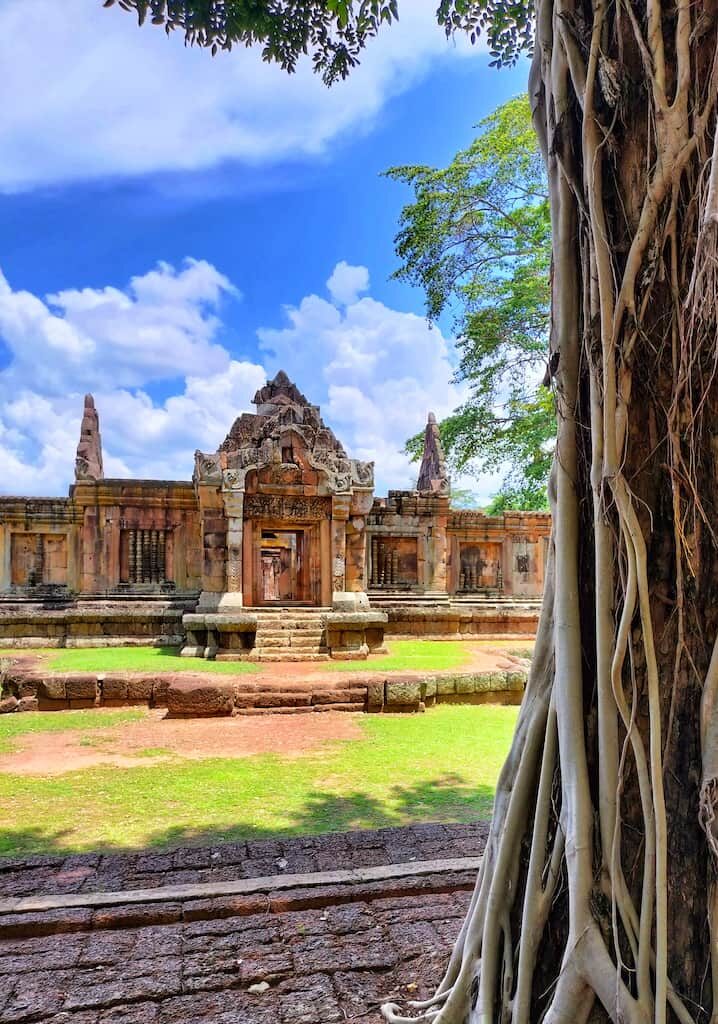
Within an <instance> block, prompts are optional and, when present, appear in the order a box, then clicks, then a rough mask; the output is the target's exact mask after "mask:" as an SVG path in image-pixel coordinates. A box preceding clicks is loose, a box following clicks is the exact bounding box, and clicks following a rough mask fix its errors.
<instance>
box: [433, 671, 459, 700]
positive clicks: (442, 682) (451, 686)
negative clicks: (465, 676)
mask: <svg viewBox="0 0 718 1024" xmlns="http://www.w3.org/2000/svg"><path fill="white" fill-rule="evenodd" d="M444 693H456V680H455V679H453V678H452V677H449V678H443V677H442V676H437V679H436V694H437V696H438V697H440V696H441V695H442V694H444Z"/></svg>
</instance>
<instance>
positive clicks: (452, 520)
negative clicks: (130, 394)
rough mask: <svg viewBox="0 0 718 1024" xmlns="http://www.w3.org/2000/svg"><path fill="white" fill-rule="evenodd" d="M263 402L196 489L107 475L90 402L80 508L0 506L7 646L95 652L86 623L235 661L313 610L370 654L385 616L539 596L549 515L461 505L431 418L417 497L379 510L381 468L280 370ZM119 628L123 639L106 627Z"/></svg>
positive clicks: (80, 467) (78, 475) (16, 502)
mask: <svg viewBox="0 0 718 1024" xmlns="http://www.w3.org/2000/svg"><path fill="white" fill-rule="evenodd" d="M254 404H255V406H256V412H254V413H242V414H241V415H240V416H239V417H238V418H237V419H236V420H235V422H234V424H233V425H232V427H231V429H230V431H229V433H228V434H227V437H226V438H225V440H224V441H223V442H222V444H221V445H220V446H219V448H218V450H217V451H216V452H210V453H205V452H199V451H198V452H196V453H195V466H194V473H193V476H192V480H187V481H174V480H126V479H107V478H105V477H104V475H103V464H102V445H101V439H100V430H99V421H98V414H97V411H96V409H95V406H94V402H93V399H92V396H90V395H88V396H86V398H85V408H84V414H83V418H82V426H81V430H80V442H79V445H78V448H77V458H76V465H75V483H74V484H73V485H72V486H71V487H70V493H69V497H67V498H64V499H63V498H22V497H3V498H0V553H1V556H0V642H2V640H3V639H9V640H12V639H13V637H15V638H17V637H19V636H21V635H22V634H23V630H24V631H25V635H26V637H32V636H35V635H36V636H38V637H40V636H44V637H47V636H50V637H51V638H52V636H53V634H52V633H48V632H47V629H45V632H44V633H43V632H42V631H41V628H40V626H41V623H42V622H43V621H45V625H47V622H48V621H52V623H54V625H55V627H56V628H57V632H56V633H55V634H54V635H55V637H56V638H57V641H58V642H67V643H71V642H73V639H72V638H73V636H75V637H76V638H77V641H78V642H79V641H80V640H81V639H82V638H83V636H84V638H85V640H86V641H87V642H90V640H91V638H92V636H93V635H94V636H97V630H95V631H94V632H93V631H92V630H89V631H88V630H87V629H85V630H84V632H83V627H82V626H80V627H79V628H78V629H76V630H75V631H74V632H73V630H72V629H71V628H70V627H71V626H72V620H73V617H74V619H75V621H76V622H81V620H83V616H85V617H86V618H88V622H90V621H95V625H97V623H98V622H99V627H100V632H101V634H102V635H103V636H108V635H109V636H112V635H115V636H116V635H120V636H123V637H125V638H127V637H133V636H135V635H137V636H138V637H140V638H141V637H145V638H148V637H150V636H152V637H154V638H155V640H156V639H157V637H158V636H159V638H160V639H161V638H162V637H165V639H167V637H168V634H169V638H174V639H177V638H180V639H181V640H182V642H183V643H184V644H185V649H186V653H196V654H202V653H204V654H205V655H209V656H212V654H214V653H217V650H219V651H220V653H221V652H222V651H225V652H226V651H230V652H231V651H232V650H236V652H237V654H238V656H239V655H241V654H242V653H243V652H247V651H251V650H252V649H253V648H254V647H255V646H256V629H257V622H258V621H260V620H261V615H262V613H264V614H265V617H266V615H267V614H269V612H270V611H271V610H274V613H275V615H276V610H277V609H285V610H286V614H287V615H290V616H291V615H292V614H294V615H295V616H300V615H301V614H302V610H305V611H306V610H309V609H312V608H316V609H322V610H324V612H325V613H326V615H325V620H323V625H324V626H326V625H327V622H329V625H330V626H331V624H332V621H333V618H336V619H337V621H336V622H334V627H335V630H334V631H335V633H336V635H337V637H338V636H339V634H340V632H342V631H341V630H340V629H339V625H340V624H341V625H344V626H346V627H347V629H346V630H344V632H345V633H346V634H347V635H346V636H345V637H344V640H345V641H346V643H347V644H349V645H350V646H351V640H352V638H351V637H349V635H348V634H349V633H351V632H352V629H350V628H349V627H351V626H352V622H353V623H354V625H355V626H356V627H357V629H356V630H354V632H355V633H356V632H357V630H358V632H359V634H361V635H360V636H359V637H358V640H359V641H360V642H359V644H358V646H359V647H360V648H361V650H362V653H365V651H366V649H371V647H372V643H370V642H369V641H371V640H372V639H374V640H375V641H376V642H377V643H381V637H380V636H378V635H376V634H375V633H374V632H373V631H374V630H375V628H376V629H379V633H382V632H383V630H382V629H381V628H380V625H381V624H382V623H385V622H386V619H387V615H386V614H385V612H386V610H387V609H388V610H389V618H390V619H391V609H392V608H404V616H403V617H404V621H405V623H410V621H411V619H412V615H411V614H410V613H407V609H408V608H410V607H413V608H414V609H415V615H414V618H415V619H417V621H418V620H419V619H421V618H422V615H421V613H420V611H419V609H420V608H422V607H423V608H424V609H426V608H428V607H429V606H431V607H432V608H440V609H443V611H444V613H445V614H447V615H448V614H449V612H448V611H447V608H448V609H449V611H451V609H452V608H455V607H456V606H458V605H464V606H466V605H475V604H476V605H479V604H481V603H482V602H483V603H488V604H490V605H497V604H500V603H502V602H503V603H506V602H507V601H509V600H510V599H511V600H512V601H514V602H516V601H519V600H527V599H529V600H530V599H534V600H535V599H536V598H537V597H538V596H539V595H540V593H541V590H542V586H543V577H544V564H545V559H546V549H547V539H548V535H549V532H550V517H549V516H548V515H546V514H541V513H535V512H531V513H522V512H515V513H514V512H512V513H506V514H505V515H503V516H500V517H489V516H485V515H483V514H482V513H481V512H477V511H462V510H456V509H452V507H451V493H450V485H449V479H448V476H447V472H446V466H445V462H444V457H443V453H442V450H441V443H440V440H439V431H438V427H437V424H436V421H435V419H434V417H433V415H431V414H430V415H429V420H428V423H427V427H426V434H425V446H424V455H423V459H422V463H421V467H420V471H419V477H418V481H417V486H416V489H415V490H410V491H399V490H397V491H389V493H388V495H387V497H376V496H375V494H374V464H373V463H372V462H362V461H360V460H358V459H352V458H350V457H349V455H348V454H347V453H346V451H345V449H344V447H343V446H342V444H341V442H340V441H339V440H338V439H337V437H336V436H335V435H334V433H333V431H332V430H331V429H330V428H329V427H327V425H326V424H325V423H324V422H323V420H322V418H321V416H320V411H319V408H318V407H317V406H316V405H312V404H311V403H310V402H309V401H308V400H307V399H306V398H305V396H304V395H303V394H302V393H301V392H300V391H299V390H298V388H297V387H296V386H295V385H294V384H293V383H292V382H291V381H290V380H289V379H288V377H287V376H286V374H285V373H283V372H280V373H278V374H277V375H276V377H275V378H274V379H273V380H271V381H268V382H267V384H266V385H265V387H263V388H261V389H260V390H259V391H258V392H257V394H256V395H255V397H254ZM98 603H99V604H98ZM100 604H101V607H102V609H103V611H102V613H100V612H99V611H98V608H99V606H100ZM128 609H130V610H131V611H130V610H128ZM380 609H384V611H383V612H381V614H379V612H378V611H377V610H380ZM172 612H174V613H176V614H175V617H174V619H173V617H172V614H171V613H172ZM43 613H45V619H43ZM93 613H94V614H95V616H96V620H93V619H92V615H93ZM113 613H114V614H113ZM33 614H34V620H33V621H35V622H36V623H37V624H38V631H33V630H32V629H31V628H30V627H29V626H28V623H29V622H30V621H31V619H32V616H33ZM47 615H50V617H51V620H48V619H47ZM123 615H124V616H125V620H123V619H122V616H123ZM128 615H131V617H134V620H135V623H136V625H135V627H133V628H130V625H129V624H128V622H127V621H126V617H127V616H128ZM78 616H79V618H78ZM143 616H144V620H143ZM258 616H259V617H260V618H259V619H258ZM327 616H328V618H327ZM341 616H344V621H343V622H341ZM347 616H349V617H350V618H349V619H348V618H347ZM352 616H353V619H351V617H352ZM397 616H398V618H401V613H399V612H397ZM98 617H99V618H98ZM305 617H306V615H305ZM424 618H426V616H424ZM439 618H441V614H439ZM21 620H22V621H23V622H25V625H24V626H20V625H19V623H20V621H21ZM120 620H122V622H123V623H124V624H123V625H122V626H121V627H118V628H119V634H118V633H117V630H116V629H113V627H108V626H107V622H112V621H117V622H119V621H120ZM140 620H143V621H145V622H152V623H154V625H153V626H149V627H148V629H146V630H144V631H143V630H142V629H141V628H139V626H138V625H137V624H138V623H140ZM11 622H14V623H15V627H16V628H15V629H14V631H13V629H12V628H11V626H10V625H8V623H11ZM172 622H174V623H175V624H174V625H172V624H171V623H172ZM180 623H181V624H180ZM138 629H139V632H138ZM63 630H64V632H63ZM213 630H214V633H213ZM217 631H219V632H217ZM406 631H407V632H414V631H415V630H414V629H412V628H410V626H407V629H406ZM469 631H470V632H471V631H479V632H480V630H471V629H470V630H469ZM519 631H521V630H519ZM449 632H451V630H449ZM219 634H221V636H220V635H219ZM353 639H354V640H357V637H356V636H355V637H354V638H353ZM98 641H99V636H98ZM324 641H325V643H324V646H327V644H326V636H324ZM135 642H138V640H135ZM345 646H346V645H345ZM334 647H335V648H336V650H337V651H339V649H340V648H341V647H342V641H341V640H338V641H337V643H335V644H334ZM211 648H214V650H211Z"/></svg>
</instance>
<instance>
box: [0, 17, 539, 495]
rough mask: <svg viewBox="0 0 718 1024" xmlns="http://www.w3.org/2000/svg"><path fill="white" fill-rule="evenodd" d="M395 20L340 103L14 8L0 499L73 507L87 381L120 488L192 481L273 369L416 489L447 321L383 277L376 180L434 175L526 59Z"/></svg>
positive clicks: (390, 231) (387, 264) (0, 231)
mask: <svg viewBox="0 0 718 1024" xmlns="http://www.w3.org/2000/svg"><path fill="white" fill-rule="evenodd" d="M59 6H62V8H63V10H62V13H58V7H59ZM404 6H405V7H406V9H407V12H408V14H405V16H404V18H403V21H402V22H401V23H400V24H399V25H398V26H396V27H395V28H394V29H392V30H389V31H388V32H386V33H385V37H384V38H382V39H381V40H379V41H377V42H375V43H374V44H373V46H372V48H371V50H370V51H369V52H368V53H367V55H366V59H365V62H364V65H363V66H362V68H361V69H360V70H359V72H358V73H356V75H355V76H353V79H352V80H351V81H350V82H348V83H346V84H343V85H340V86H339V87H337V88H335V89H333V90H331V91H329V92H327V90H325V89H324V87H323V86H322V85H321V83H320V82H319V81H318V80H317V79H316V78H314V77H313V76H312V75H311V74H310V73H309V70H308V69H302V71H301V72H300V74H299V75H297V76H294V77H287V76H284V75H283V74H282V73H281V72H280V71H279V70H278V69H275V68H267V67H266V66H265V65H263V64H261V62H259V60H258V59H257V57H256V55H255V54H253V53H250V52H247V51H236V52H234V53H232V54H230V55H222V56H221V57H220V58H215V60H214V61H212V60H211V58H210V57H209V55H208V54H206V53H202V52H199V51H187V50H185V49H184V48H183V47H182V46H181V42H180V40H167V39H166V38H165V36H164V34H163V33H161V32H159V31H157V30H156V29H152V28H145V29H143V30H141V31H140V30H139V29H137V28H136V27H135V25H134V23H133V21H132V19H131V18H130V17H129V16H127V15H122V14H121V13H120V12H119V11H115V10H110V11H103V10H101V9H100V4H99V0H98V3H97V6H96V8H93V7H92V3H89V5H88V0H66V3H65V4H64V5H57V4H56V3H55V2H54V0H33V2H32V5H31V6H30V10H31V11H32V15H31V17H33V18H35V19H36V21H35V23H34V25H31V26H30V27H29V28H28V25H27V23H26V21H25V22H23V26H24V27H23V33H22V34H21V36H20V37H18V34H17V32H16V31H15V27H16V25H17V24H19V22H20V18H21V9H22V16H23V17H24V18H25V19H26V18H27V15H28V5H27V3H26V2H25V0H5V3H4V5H3V7H2V9H1V10H0V59H1V60H2V65H3V67H6V68H9V71H10V73H9V76H8V81H9V85H10V87H11V89H12V95H13V96H17V97H20V100H19V102H18V103H17V104H14V103H13V105H12V106H8V105H6V107H5V109H4V111H3V110H0V139H1V140H2V145H1V146H0V152H2V153H3V154H4V155H3V157H2V158H0V270H1V271H2V274H3V275H4V278H3V279H2V280H0V367H2V370H1V372H0V386H2V405H0V471H2V472H1V473H0V487H1V488H2V490H3V491H4V492H5V493H47V494H55V493H64V492H65V491H66V488H67V484H68V483H69V482H70V479H71V475H72V465H73V458H74V446H75V444H76V437H77V433H78V430H79V418H80V415H81V395H82V394H83V393H84V392H85V391H87V390H91V391H93V392H94V393H95V395H96V400H97V404H98V409H99V413H100V421H101V428H102V432H103V441H104V446H105V463H106V472H107V473H108V475H109V474H112V475H118V476H126V475H140V476H158V477H170V478H176V477H187V476H188V475H189V474H190V473H191V466H192V451H193V450H194V448H195V447H199V448H202V449H204V450H213V449H214V448H216V446H217V444H218V443H219V442H220V441H221V440H222V438H223V437H224V434H225V433H226V431H227V430H228V429H229V427H230V425H231V422H232V419H233V418H234V416H235V415H236V414H238V413H239V412H240V411H242V409H244V408H247V407H248V404H249V401H250V400H251V396H252V393H253V391H254V389H255V388H256V386H258V384H259V383H261V382H262V380H263V378H264V377H265V376H266V375H267V374H273V373H274V372H275V371H276V369H278V368H279V367H280V366H283V367H284V368H285V369H286V370H287V372H288V373H290V375H291V376H294V377H295V378H296V380H297V383H298V384H299V386H300V387H301V388H302V390H304V391H305V393H307V395H308V396H309V397H310V398H311V399H312V400H314V401H317V402H319V403H321V405H322V408H323V413H324V415H325V419H327V420H328V421H329V422H330V423H331V425H332V426H333V427H334V429H335V430H336V431H337V433H338V434H339V436H340V437H341V438H342V440H344V442H345V444H346V446H347V448H348V449H349V451H350V453H351V454H352V455H356V456H358V457H361V458H375V459H376V461H377V483H378V490H379V491H382V490H385V489H386V488H387V487H390V486H394V487H402V486H408V485H411V482H412V478H413V476H414V475H415V469H414V468H413V467H410V466H409V465H408V464H407V461H406V458H405V457H404V456H403V455H402V454H401V446H402V443H403V440H404V439H405V437H406V436H408V434H410V433H412V432H413V431H414V430H415V429H418V428H420V427H421V425H422V423H423V421H424V420H425V416H426V413H427V411H428V409H429V408H433V409H434V410H435V411H436V412H437V414H438V415H443V414H445V413H446V412H448V411H449V410H450V409H451V408H452V407H453V406H454V405H455V404H456V403H457V402H458V401H460V400H461V397H462V391H461V388H460V387H457V386H456V385H452V384H451V383H450V376H451V367H452V365H453V363H454V361H455V358H454V351H453V343H452V339H451V337H450V331H451V325H450V323H443V324H441V325H439V327H437V328H433V329H429V328H428V326H427V325H426V323H425V321H424V318H423V303H422V296H421V294H420V293H418V292H417V291H415V290H412V289H410V288H408V287H407V286H406V285H403V284H400V283H398V282H396V281H390V280H389V276H390V274H391V272H392V270H393V269H395V266H396V262H395V256H394V251H393V244H392V242H393V237H394V234H395V232H396V228H397V221H398V216H399V213H400V211H401V207H402V204H403V203H404V202H405V201H406V200H407V199H408V198H409V194H408V192H407V191H406V190H405V189H404V188H402V186H400V185H398V184H396V183H394V182H390V181H388V180H386V179H384V178H382V177H381V172H382V171H383V170H385V169H386V168H387V167H389V166H391V165H393V164H400V163H418V162H425V163H430V164H442V163H445V162H446V161H447V160H448V159H450V157H451V155H452V154H453V153H454V152H455V151H456V150H457V149H459V148H461V147H463V146H465V145H467V144H468V143H469V142H470V140H471V139H472V137H473V135H474V131H473V127H474V125H475V124H476V123H477V121H479V120H480V119H481V118H482V117H484V116H485V115H486V114H488V113H490V111H491V110H492V109H494V108H495V107H496V106H497V105H498V104H499V103H501V102H502V101H504V100H505V99H508V98H509V97H511V96H513V95H516V94H517V93H518V92H520V91H521V90H522V89H523V88H525V77H526V69H525V67H520V68H518V69H514V70H512V71H501V72H498V71H496V70H494V69H491V68H489V67H488V60H487V58H486V56H485V54H482V53H481V51H480V50H471V49H470V48H469V47H468V45H467V44H466V43H464V42H463V41H459V42H458V43H455V44H451V43H446V42H445V41H444V39H443V37H442V34H441V31H440V30H439V29H438V27H436V26H435V25H434V24H433V22H432V8H433V4H431V3H424V2H423V0H412V6H411V8H410V7H409V5H408V4H406V2H405V5H404ZM88 12H89V13H88ZM26 38H27V39H29V40H32V43H33V46H30V45H29V43H28V44H26V43H25V42H24V41H23V40H24V39H26ZM18 39H20V41H18ZM3 50H4V51H5V52H2V51H3ZM188 261H189V262H188ZM335 268H337V269H336V270H335ZM328 282H330V284H329V285H328ZM493 483H494V482H493V481H491V480H489V479H484V480H481V481H479V482H478V483H477V484H476V485H475V486H476V489H477V491H478V492H479V493H480V494H481V495H482V496H486V495H487V494H488V493H489V492H490V491H491V488H492V486H493Z"/></svg>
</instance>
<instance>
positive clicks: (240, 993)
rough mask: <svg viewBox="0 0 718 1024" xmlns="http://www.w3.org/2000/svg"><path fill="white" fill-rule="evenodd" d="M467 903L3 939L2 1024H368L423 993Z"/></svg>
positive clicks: (364, 903)
mask: <svg viewBox="0 0 718 1024" xmlns="http://www.w3.org/2000/svg"><path fill="white" fill-rule="evenodd" d="M468 901H469V892H468V891H457V892H448V893H425V894H423V895H421V896H416V895H406V896H393V897H383V898H377V899H372V900H367V899H364V900H357V901H356V902H352V903H346V904H344V905H338V906H337V905H329V906H326V907H323V908H316V909H304V910H291V909H287V910H284V911H282V910H281V907H278V908H276V909H275V912H272V911H271V910H269V909H263V908H262V909H260V908H257V912H256V913H253V914H245V915H244V916H241V917H228V918H213V919H210V920H201V921H194V922H192V921H190V922H182V923H173V924H164V925H157V924H154V925H148V926H146V927H127V928H120V927H116V928H114V929H113V930H104V931H83V932H77V933H72V934H61V935H49V936H44V937H40V938H29V939H6V940H2V941H0V1020H1V1021H2V1022H3V1024H29V1022H36V1024H175V1022H187V1024H193V1022H195V1021H212V1022H213V1024H240V1022H242V1024H328V1022H335V1021H339V1022H342V1021H346V1020H353V1019H357V1018H361V1019H363V1020H365V1021H367V1022H369V1024H376V1022H379V1021H380V1020H381V1017H380V1015H379V1012H378V1006H379V1004H380V1003H381V1002H383V1001H387V1000H390V1001H402V1000H406V999H411V998H419V999H420V998H426V997H427V996H428V995H430V993H431V991H432V988H433V987H435V986H436V984H437V983H438V981H439V980H440V977H441V973H442V971H443V968H444V966H445V964H446V961H447V958H448V955H449V952H450V949H451V945H452V943H453V940H454V938H455V936H456V934H457V933H458V930H459V927H460V923H461V920H462V918H463V915H464V913H465V912H466V908H467V906H468ZM258 983H259V984H261V983H266V985H268V988H266V990H265V991H263V992H261V993H252V992H250V991H249V989H250V987H251V986H253V985H256V984H258Z"/></svg>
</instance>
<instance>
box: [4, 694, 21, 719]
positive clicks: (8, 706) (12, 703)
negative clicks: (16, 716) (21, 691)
mask: <svg viewBox="0 0 718 1024" xmlns="http://www.w3.org/2000/svg"><path fill="white" fill-rule="evenodd" d="M18 703H19V702H18V699H17V697H12V696H10V697H2V698H0V715H7V714H10V713H11V712H13V711H17V710H18Z"/></svg>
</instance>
